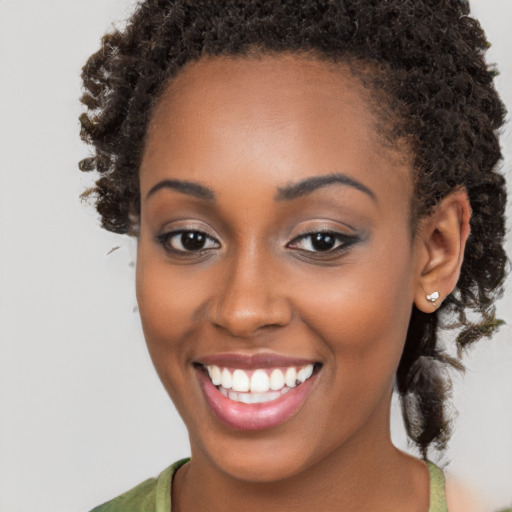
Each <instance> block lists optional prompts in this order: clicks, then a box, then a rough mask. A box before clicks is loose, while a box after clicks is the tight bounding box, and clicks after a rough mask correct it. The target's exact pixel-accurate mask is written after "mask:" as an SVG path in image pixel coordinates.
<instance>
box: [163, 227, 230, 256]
mask: <svg viewBox="0 0 512 512" xmlns="http://www.w3.org/2000/svg"><path fill="white" fill-rule="evenodd" d="M156 238H157V241H158V242H159V243H160V244H161V245H162V246H163V247H164V248H165V249H166V250H167V251H170V252H175V253H200V252H203V251H205V250H208V249H217V248H219V247H220V243H219V242H218V241H217V240H215V239H214V238H212V237H211V236H209V235H207V234H206V233H204V232H203V231H195V230H185V229H183V230H180V231H170V232H169V233H163V234H161V235H157V237H156Z"/></svg>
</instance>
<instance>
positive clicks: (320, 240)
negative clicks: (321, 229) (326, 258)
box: [312, 233, 336, 251]
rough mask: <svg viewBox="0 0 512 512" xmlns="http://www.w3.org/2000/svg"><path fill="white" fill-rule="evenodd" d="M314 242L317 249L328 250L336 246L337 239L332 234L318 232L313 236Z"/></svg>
mask: <svg viewBox="0 0 512 512" xmlns="http://www.w3.org/2000/svg"><path fill="white" fill-rule="evenodd" d="M312 243H313V247H314V248H315V249H316V250H317V251H328V250H329V249H332V248H333V247H334V244H335V243H336V239H335V238H334V237H333V236H332V235H329V234H326V233H317V234H316V235H315V236H313V240H312Z"/></svg>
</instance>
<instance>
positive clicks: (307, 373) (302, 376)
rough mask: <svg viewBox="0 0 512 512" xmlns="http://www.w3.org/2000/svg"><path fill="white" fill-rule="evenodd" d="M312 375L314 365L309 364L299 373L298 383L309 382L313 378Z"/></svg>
mask: <svg viewBox="0 0 512 512" xmlns="http://www.w3.org/2000/svg"><path fill="white" fill-rule="evenodd" d="M311 375H313V365H312V364H308V365H307V366H304V368H301V369H300V370H299V371H298V372H297V381H298V382H300V383H302V382H304V381H306V380H308V379H309V377H311Z"/></svg>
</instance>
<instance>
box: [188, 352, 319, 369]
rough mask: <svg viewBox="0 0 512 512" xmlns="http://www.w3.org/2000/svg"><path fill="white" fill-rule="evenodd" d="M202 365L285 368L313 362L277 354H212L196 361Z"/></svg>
mask: <svg viewBox="0 0 512 512" xmlns="http://www.w3.org/2000/svg"><path fill="white" fill-rule="evenodd" d="M197 362H198V363H200V364H202V365H216V366H220V367H223V368H245V369H257V368H283V367H287V366H306V365H307V364H314V363H315V361H312V360H310V359H303V358H293V357H287V356H282V355H279V354H272V353H264V354H247V355H246V354H235V353H226V354H212V355H209V356H205V357H201V358H199V359H198V360H197Z"/></svg>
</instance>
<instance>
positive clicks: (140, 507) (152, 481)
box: [91, 478, 157, 512]
mask: <svg viewBox="0 0 512 512" xmlns="http://www.w3.org/2000/svg"><path fill="white" fill-rule="evenodd" d="M156 484H157V479H156V478H149V479H148V480H145V481H144V482H142V483H141V484H139V485H137V486H136V487H134V488H133V489H130V490H129V491H127V492H125V493H123V494H121V495H120V496H118V497H117V498H114V499H113V500H110V501H107V502H106V503H104V504H103V505H100V506H99V507H96V508H94V509H93V510H91V512H131V511H133V512H135V511H137V512H154V511H155V506H156V503H155V495H156Z"/></svg>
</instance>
